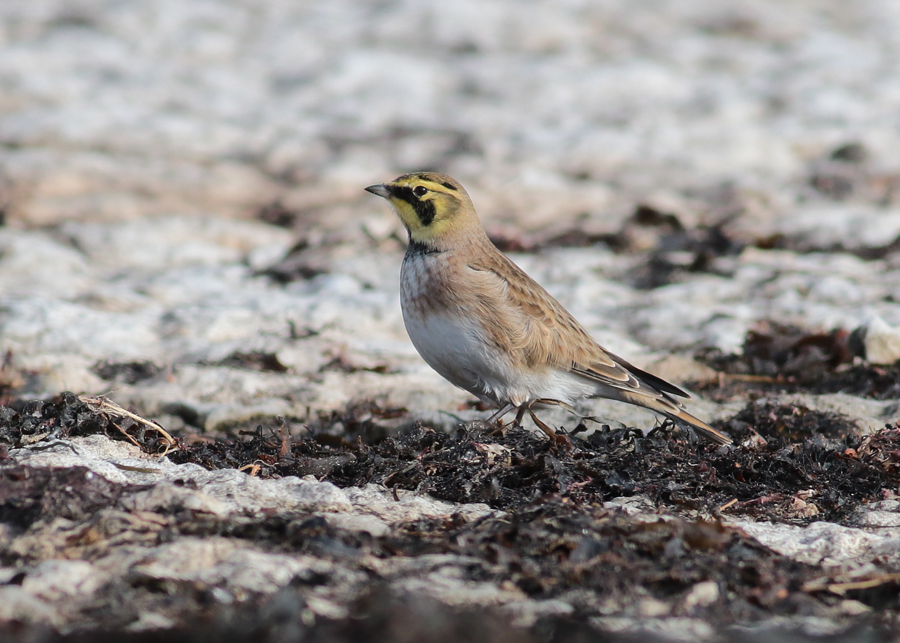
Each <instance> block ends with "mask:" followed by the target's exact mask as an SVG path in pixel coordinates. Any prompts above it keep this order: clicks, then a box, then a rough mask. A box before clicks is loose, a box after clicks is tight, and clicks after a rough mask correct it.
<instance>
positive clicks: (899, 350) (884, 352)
mask: <svg viewBox="0 0 900 643" xmlns="http://www.w3.org/2000/svg"><path fill="white" fill-rule="evenodd" d="M864 342H865V347H866V359H867V360H869V361H870V362H872V363H873V364H893V363H894V362H896V361H897V360H900V327H896V326H890V325H888V323H887V322H886V321H884V320H883V319H882V318H881V317H876V318H875V319H873V320H872V321H870V322H869V324H868V326H867V327H866V336H865V340H864Z"/></svg>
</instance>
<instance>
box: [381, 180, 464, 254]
mask: <svg viewBox="0 0 900 643" xmlns="http://www.w3.org/2000/svg"><path fill="white" fill-rule="evenodd" d="M366 190H367V191H368V192H371V193H372V194H377V195H378V196H380V197H383V198H385V199H387V200H388V201H389V202H390V204H391V205H392V206H394V210H396V211H397V214H398V215H399V216H400V220H401V221H402V222H403V225H404V226H406V229H407V230H408V231H409V239H410V241H412V242H416V243H426V244H433V243H435V242H437V241H440V240H442V239H447V238H448V237H451V236H455V234H465V233H467V232H469V231H473V230H480V229H481V225H480V224H479V223H478V217H477V215H476V214H475V208H474V207H473V206H472V201H471V199H469V195H468V194H467V193H466V191H465V189H464V188H463V186H462V185H460V184H459V182H458V181H457V180H456V179H453V178H451V177H449V176H447V175H446V174H438V173H437V172H415V173H413V174H404V175H403V176H398V177H397V178H396V179H394V180H393V181H391V182H390V183H382V184H380V185H370V186H369V187H367V188H366ZM473 224H474V225H473Z"/></svg>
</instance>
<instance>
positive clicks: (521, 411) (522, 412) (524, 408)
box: [513, 404, 531, 427]
mask: <svg viewBox="0 0 900 643" xmlns="http://www.w3.org/2000/svg"><path fill="white" fill-rule="evenodd" d="M530 406H531V405H530V404H523V405H522V406H520V407H519V410H518V412H517V413H516V419H515V421H514V422H513V426H518V427H520V426H522V418H523V417H525V411H527V410H528V408H529V407H530Z"/></svg>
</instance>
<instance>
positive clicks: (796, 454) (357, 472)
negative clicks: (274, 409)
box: [0, 394, 900, 524]
mask: <svg viewBox="0 0 900 643" xmlns="http://www.w3.org/2000/svg"><path fill="white" fill-rule="evenodd" d="M374 408H376V405H372V404H370V405H356V406H354V407H352V408H350V409H348V416H347V418H344V419H343V422H344V425H345V426H346V427H347V428H348V432H349V434H352V435H354V436H355V437H356V440H355V441H353V442H350V441H347V440H346V439H343V438H340V437H335V436H334V435H331V434H318V435H315V434H313V435H310V434H309V433H307V434H306V435H304V436H303V437H301V438H298V437H296V436H294V435H292V431H291V428H290V426H289V425H287V424H286V423H285V422H284V421H281V422H280V423H275V425H274V426H271V427H263V426H260V427H258V428H257V430H256V431H253V432H245V433H244V435H241V436H239V437H238V438H235V439H208V438H200V437H199V436H195V437H191V436H186V437H182V438H179V439H178V443H177V448H175V449H174V450H171V453H170V454H169V457H170V458H171V459H172V460H173V461H174V462H176V463H186V462H192V463H196V464H199V465H201V466H203V467H206V468H207V469H222V468H238V469H244V470H246V471H248V472H249V473H251V474H253V475H257V476H260V477H264V478H265V477H282V476H288V475H296V476H305V475H315V476H316V477H318V478H320V479H324V480H329V481H331V482H334V483H335V484H337V485H339V486H342V487H349V486H361V485H365V484H367V483H378V484H382V485H384V486H386V487H389V488H396V489H407V490H414V491H417V492H420V493H428V494H430V495H432V496H434V497H436V498H439V499H441V500H448V501H452V502H463V503H471V502H484V503H487V504H488V505H490V506H491V507H494V508H497V509H505V510H511V509H516V508H518V507H523V506H526V505H528V504H529V503H531V502H533V501H536V500H539V499H542V498H548V497H559V498H564V499H567V500H569V501H572V502H576V503H579V504H595V503H599V502H604V501H607V500H610V499H613V498H617V497H621V496H643V497H646V498H649V499H650V500H651V501H652V502H653V503H654V504H655V505H657V506H660V507H667V508H669V509H670V510H673V511H676V512H680V513H682V514H683V515H686V516H691V517H710V516H716V515H718V514H719V511H720V507H723V506H727V513H728V515H747V516H750V517H753V518H757V519H764V520H774V521H779V522H784V521H788V522H792V523H796V524H805V523H808V522H811V521H814V520H830V521H844V522H847V521H852V519H853V515H854V510H855V509H856V508H857V507H858V506H859V505H860V503H864V502H870V501H875V500H881V499H883V498H885V497H889V494H891V493H893V491H894V490H896V489H897V488H898V486H900V467H898V464H900V463H898V461H900V428H898V427H897V426H891V427H886V428H885V429H883V430H882V431H880V432H878V433H876V434H874V435H871V436H866V437H859V436H858V435H857V434H856V433H855V431H854V429H855V426H854V424H853V423H852V422H850V421H849V420H848V419H846V418H843V417H841V416H839V415H836V414H833V413H822V412H818V411H812V410H810V409H807V408H805V407H803V406H799V405H772V404H768V403H765V402H756V403H751V404H749V405H747V406H746V407H745V408H744V409H743V410H742V411H741V412H739V413H738V414H737V415H735V416H734V417H733V418H731V419H729V420H727V421H725V422H723V423H720V427H721V428H723V430H725V431H726V432H728V433H729V434H730V435H731V436H732V437H733V438H734V439H735V443H736V446H734V447H721V448H716V447H713V446H708V445H702V444H698V443H696V442H695V441H694V440H693V439H692V436H691V435H690V434H687V433H685V432H683V431H680V430H678V429H676V428H675V427H674V426H672V425H670V424H664V425H662V426H661V427H658V428H657V429H656V430H654V431H651V432H650V433H649V434H648V435H646V436H644V435H643V434H642V433H641V431H639V430H637V429H615V430H611V429H609V428H608V427H601V429H600V430H599V431H595V432H593V433H590V434H587V433H586V431H587V428H588V427H586V426H584V425H583V424H582V425H579V426H578V427H575V428H574V429H573V430H572V432H571V434H570V435H568V436H565V437H563V438H562V439H561V440H558V441H550V440H548V439H547V438H546V437H544V436H543V435H542V434H538V433H535V432H532V431H529V430H525V429H509V430H506V431H505V432H502V433H496V434H495V433H492V432H490V431H489V430H485V427H484V426H481V425H478V424H475V425H472V426H471V427H468V428H467V427H465V426H462V425H460V429H459V430H458V431H456V433H455V434H453V435H449V434H447V433H444V432H438V431H434V430H432V429H430V428H428V427H425V426H416V427H415V428H413V429H412V430H408V431H405V432H400V433H399V434H391V435H388V432H387V431H386V430H379V429H378V427H379V424H378V421H379V417H392V413H391V410H390V409H388V410H383V411H382V412H376V411H375V410H373V409H374ZM361 414H362V415H361ZM361 417H364V418H365V419H364V420H361V419H360V418H361ZM331 419H332V420H335V418H331ZM126 428H128V435H127V436H126V435H125V431H123V430H121V427H119V426H116V425H115V424H113V423H112V422H111V421H110V420H109V419H108V417H106V416H104V415H101V414H98V413H96V412H95V411H94V410H93V409H92V408H91V407H89V406H87V405H85V404H84V403H83V402H82V401H81V400H79V399H78V398H77V397H75V396H73V395H71V394H66V395H64V396H62V397H61V398H58V399H57V400H56V401H46V402H30V403H27V404H24V405H22V406H21V410H20V411H19V412H16V411H14V410H12V409H9V408H6V407H3V408H0V444H4V443H5V444H6V445H8V446H10V447H16V446H22V445H25V444H28V443H30V442H33V441H35V440H38V439H42V438H43V439H49V438H58V437H66V436H70V435H84V434H87V433H97V432H101V433H105V434H106V435H108V436H109V437H111V438H114V439H128V440H130V441H131V442H136V443H138V444H140V445H141V446H142V448H144V449H146V450H147V451H148V452H152V453H159V452H160V451H162V450H163V448H164V447H165V445H164V444H162V443H161V441H160V439H159V436H158V434H157V433H156V432H154V431H144V430H141V428H140V427H139V426H136V425H135V426H128V427H126ZM582 436H584V437H582Z"/></svg>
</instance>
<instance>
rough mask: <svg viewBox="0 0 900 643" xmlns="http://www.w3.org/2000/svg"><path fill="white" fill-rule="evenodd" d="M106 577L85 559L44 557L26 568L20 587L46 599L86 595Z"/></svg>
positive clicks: (55, 599) (94, 589)
mask: <svg viewBox="0 0 900 643" xmlns="http://www.w3.org/2000/svg"><path fill="white" fill-rule="evenodd" d="M105 579H106V574H101V573H99V572H98V571H96V570H95V569H94V566H93V565H92V564H91V563H89V562H87V561H84V560H45V561H44V562H42V563H40V564H39V565H38V566H37V567H35V568H34V569H33V570H31V571H30V572H28V574H27V575H26V576H25V579H24V580H23V581H22V589H24V590H25V591H26V592H28V593H29V594H31V595H33V596H36V597H38V598H41V599H43V600H45V601H48V602H51V603H52V602H53V601H58V600H60V599H61V598H70V597H76V596H79V595H89V594H91V593H93V592H94V591H96V590H97V589H98V588H99V587H100V585H101V584H103V582H104V581H105Z"/></svg>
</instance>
